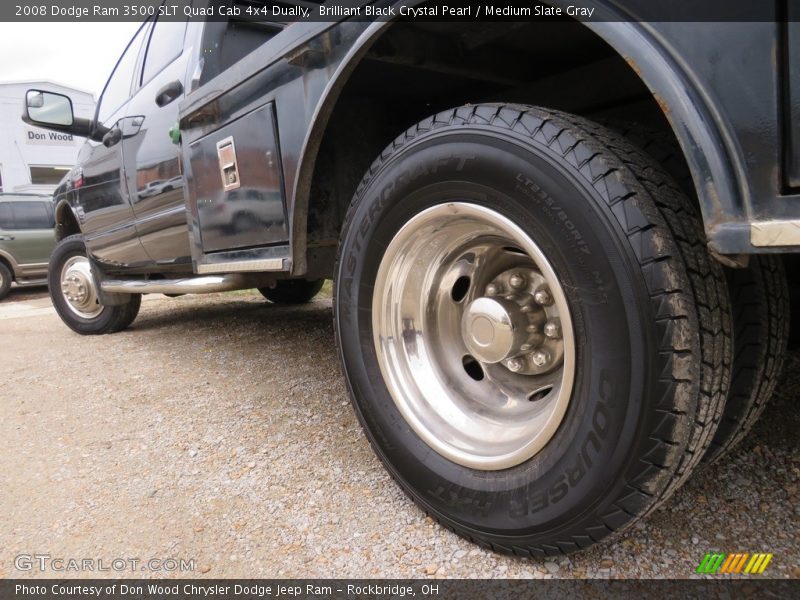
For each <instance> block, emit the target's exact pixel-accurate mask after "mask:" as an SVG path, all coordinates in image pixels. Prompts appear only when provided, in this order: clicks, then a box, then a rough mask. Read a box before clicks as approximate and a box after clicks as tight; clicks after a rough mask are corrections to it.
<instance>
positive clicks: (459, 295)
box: [450, 275, 474, 360]
mask: <svg viewBox="0 0 800 600" xmlns="http://www.w3.org/2000/svg"><path fill="white" fill-rule="evenodd" d="M471 283H472V281H471V280H470V278H469V277H467V276H466V275H462V276H461V277H459V278H458V279H456V282H455V283H454V284H453V289H452V290H450V297H451V298H452V299H453V301H454V302H461V301H462V300H463V299H464V297H465V296H466V295H467V292H468V291H469V286H470V284H471ZM473 360H474V359H473Z"/></svg>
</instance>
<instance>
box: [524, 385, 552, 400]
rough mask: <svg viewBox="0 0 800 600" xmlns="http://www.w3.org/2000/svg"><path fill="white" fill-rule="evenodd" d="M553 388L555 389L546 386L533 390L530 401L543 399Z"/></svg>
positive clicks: (529, 397)
mask: <svg viewBox="0 0 800 600" xmlns="http://www.w3.org/2000/svg"><path fill="white" fill-rule="evenodd" d="M552 389H553V388H552V387H546V388H543V389H541V390H537V391H535V392H533V393H532V394H531V395H530V396H528V401H529V402H536V401H537V400H541V399H542V398H544V397H545V396H547V394H549V393H550V391H551V390H552Z"/></svg>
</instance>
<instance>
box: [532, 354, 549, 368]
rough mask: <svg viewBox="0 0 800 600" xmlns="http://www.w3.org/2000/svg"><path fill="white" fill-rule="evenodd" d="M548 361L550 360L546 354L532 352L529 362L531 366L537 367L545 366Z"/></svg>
mask: <svg viewBox="0 0 800 600" xmlns="http://www.w3.org/2000/svg"><path fill="white" fill-rule="evenodd" d="M549 359H550V357H549V356H547V353H546V352H541V351H540V352H534V353H533V354H532V355H531V360H532V361H533V364H535V365H536V366H537V367H543V366H545V365H546V364H547V361H548V360H549Z"/></svg>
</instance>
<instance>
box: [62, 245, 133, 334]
mask: <svg viewBox="0 0 800 600" xmlns="http://www.w3.org/2000/svg"><path fill="white" fill-rule="evenodd" d="M70 265H71V266H70ZM65 268H67V269H68V271H67V273H66V274H67V275H69V274H71V277H73V278H74V281H71V282H70V283H69V285H70V286H75V287H77V286H79V285H82V286H83V287H82V288H81V289H80V293H81V296H80V299H81V300H83V301H84V303H83V304H81V305H80V307H78V306H77V304H76V303H72V302H70V300H69V299H68V297H67V293H73V292H75V293H77V290H76V289H75V288H70V290H69V292H65V291H64V289H62V275H64V274H65V273H64V270H65ZM69 269H71V270H69ZM47 283H48V286H49V288H50V298H51V299H52V301H53V306H54V307H55V309H56V312H57V313H58V316H59V317H61V320H62V321H64V323H65V324H66V325H67V326H68V327H69V328H70V329H72V330H73V331H75V332H77V333H80V334H82V335H100V334H104V333H116V332H117V331H121V330H123V329H125V328H127V327H128V326H130V324H131V323H133V321H134V319H136V315H138V314H139V307H140V305H141V301H142V296H141V294H131V295H130V300H129V301H128V302H127V303H125V304H122V305H119V306H104V305H102V304H100V303H99V301H97V300H96V298H97V294H96V292H95V290H94V279H93V278H92V277H91V273H90V266H89V261H88V259H87V258H86V246H85V245H84V243H83V239H82V238H81V236H80V235H71V236H69V237H66V238H64V239H63V240H61V241H60V242H59V243H58V244H57V245H56V247H55V248H54V249H53V254H52V255H51V256H50V264H49V265H48V268H47Z"/></svg>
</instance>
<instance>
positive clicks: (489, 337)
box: [461, 297, 527, 363]
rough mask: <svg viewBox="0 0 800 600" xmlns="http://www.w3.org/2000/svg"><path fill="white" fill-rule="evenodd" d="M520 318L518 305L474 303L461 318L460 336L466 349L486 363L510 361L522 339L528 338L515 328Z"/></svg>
mask: <svg viewBox="0 0 800 600" xmlns="http://www.w3.org/2000/svg"><path fill="white" fill-rule="evenodd" d="M517 313H520V314H517ZM520 316H521V312H520V310H519V305H518V304H517V303H516V302H511V301H509V300H506V299H504V298H486V297H483V298H478V299H477V300H473V301H472V302H471V303H470V305H469V306H468V307H467V309H466V310H465V311H464V316H463V317H462V318H461V335H462V337H463V339H464V343H465V344H466V346H467V349H468V350H469V351H470V353H471V354H472V355H473V356H474V357H475V358H477V359H478V360H480V361H483V362H487V363H497V362H500V361H501V360H503V359H505V358H508V357H509V356H511V355H512V354H514V353H515V351H516V350H517V349H518V347H519V345H520V344H521V343H522V342H521V341H520V339H519V338H523V339H524V338H525V337H527V335H526V333H525V328H524V327H517V326H516V325H515V324H516V323H518V322H519V321H520V318H519V317H520ZM520 333H521V335H520Z"/></svg>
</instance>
